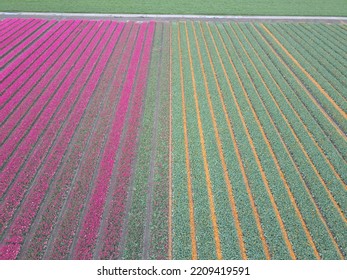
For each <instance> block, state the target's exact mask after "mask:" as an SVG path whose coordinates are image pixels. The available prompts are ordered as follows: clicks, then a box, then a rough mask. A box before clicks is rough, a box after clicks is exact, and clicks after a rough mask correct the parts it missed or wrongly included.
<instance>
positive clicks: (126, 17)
mask: <svg viewBox="0 0 347 280" xmlns="http://www.w3.org/2000/svg"><path fill="white" fill-rule="evenodd" d="M14 17H20V18H27V17H36V18H48V19H66V18H71V19H76V18H86V19H114V20H120V19H121V20H136V21H147V20H156V21H176V20H201V21H239V22H257V21H262V22H266V21H270V22H325V23H344V24H347V17H326V16H241V15H240V16H235V15H230V16H223V15H165V14H99V13H95V14H92V13H41V12H0V20H1V19H4V18H14Z"/></svg>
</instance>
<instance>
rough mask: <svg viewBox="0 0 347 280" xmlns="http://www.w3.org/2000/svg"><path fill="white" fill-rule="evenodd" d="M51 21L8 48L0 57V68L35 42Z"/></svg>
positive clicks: (48, 27)
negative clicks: (15, 45)
mask: <svg viewBox="0 0 347 280" xmlns="http://www.w3.org/2000/svg"><path fill="white" fill-rule="evenodd" d="M52 24H54V23H53V22H50V21H49V22H47V23H46V24H44V25H43V26H41V27H40V29H38V30H37V31H36V32H35V33H34V34H32V35H31V36H29V37H28V38H26V39H25V40H23V42H22V43H21V44H20V45H18V46H17V47H15V48H13V49H10V51H9V52H8V53H7V54H6V55H5V56H4V57H2V58H1V59H0V69H1V68H4V67H6V66H8V65H10V64H11V63H12V62H13V59H14V58H15V57H17V56H18V55H19V54H21V53H22V51H23V49H24V48H25V47H27V46H28V45H31V44H33V43H35V42H36V41H37V40H38V39H39V38H40V37H41V36H44V34H45V33H46V32H47V31H48V30H49V29H50V28H51V26H52Z"/></svg>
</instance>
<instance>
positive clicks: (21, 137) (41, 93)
mask: <svg viewBox="0 0 347 280" xmlns="http://www.w3.org/2000/svg"><path fill="white" fill-rule="evenodd" d="M346 53H347V25H346V24H345V23H343V22H341V23H335V24H328V23H279V22H277V23H275V22H272V23H261V22H254V23H238V22H227V21H225V22H214V21H210V22H204V21H143V22H139V21H112V20H72V19H61V20H55V19H34V18H26V19H23V18H5V19H1V20H0V259H155V260H157V259H346V258H347V57H346Z"/></svg>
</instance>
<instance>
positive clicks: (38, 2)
mask: <svg viewBox="0 0 347 280" xmlns="http://www.w3.org/2000/svg"><path fill="white" fill-rule="evenodd" d="M0 11H11V12H17V11H18V12H66V13H67V12H68V13H128V14H215V15H296V16H299V15H300V16H347V2H346V1H345V0H332V1H325V0H291V1H288V0H276V1H274V0H215V1H202V0H191V1H186V0H175V1H170V0H146V1H143V0H141V1H139V0H127V1H124V0H76V1H69V0H60V1H57V0H16V1H13V0H2V1H1V2H0Z"/></svg>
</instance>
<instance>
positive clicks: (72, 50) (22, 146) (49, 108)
mask: <svg viewBox="0 0 347 280" xmlns="http://www.w3.org/2000/svg"><path fill="white" fill-rule="evenodd" d="M91 25H92V23H90V24H89V25H88V26H89V27H87V28H85V29H84V31H83V32H82V33H81V34H80V35H79V37H78V39H77V40H76V41H75V42H74V43H73V44H71V45H70V47H69V49H68V50H69V51H67V52H65V54H64V56H63V57H62V59H68V58H69V56H70V55H71V54H72V56H70V58H69V60H68V61H67V63H66V64H65V65H64V67H63V68H60V67H59V65H55V67H53V68H52V71H51V72H50V75H49V76H48V75H47V78H48V79H51V78H52V76H53V75H54V73H58V75H57V76H56V77H55V78H54V79H53V80H52V81H51V82H50V84H49V86H48V87H46V88H45V91H44V95H43V97H42V98H41V99H40V100H39V101H38V102H36V104H34V106H33V107H32V108H31V110H30V111H29V112H28V114H26V117H25V118H24V120H23V122H22V123H21V125H20V126H18V127H17V128H16V130H15V131H14V133H12V134H11V136H10V137H9V138H8V139H7V141H6V142H5V143H4V145H2V147H1V148H0V159H1V160H2V162H5V160H7V159H8V157H9V156H10V155H11V154H12V152H13V151H14V153H13V154H12V157H11V159H9V161H8V164H7V165H6V166H5V168H4V169H3V171H2V173H1V174H0V195H1V196H2V195H3V194H4V192H5V191H6V189H7V188H8V187H9V185H10V183H11V181H12V180H13V178H14V176H15V174H16V173H17V172H18V170H19V169H20V167H21V165H22V164H23V162H24V161H25V159H26V158H27V155H28V154H29V152H30V151H31V150H32V147H33V146H34V145H35V143H36V141H37V140H38V139H39V137H40V135H41V133H42V131H44V129H45V127H46V125H47V124H49V122H50V119H51V118H52V116H53V115H54V112H55V110H56V108H57V107H58V106H59V104H60V103H61V101H62V100H63V99H64V96H65V95H66V93H67V90H68V88H69V86H70V85H71V83H72V82H73V79H74V77H76V75H77V74H78V71H79V69H77V68H75V67H74V65H73V62H74V61H76V60H77V59H78V57H79V56H80V52H79V51H78V48H79V45H80V44H81V42H82V43H83V42H84V41H86V42H89V41H90V40H91V39H92V37H93V34H94V32H95V31H94V32H91V31H90V28H91ZM93 30H96V27H95V28H94V29H93ZM86 35H88V36H86ZM58 43H59V42H57V44H58ZM85 46H86V45H85ZM52 47H54V45H53V46H52ZM62 61H63V60H62ZM69 61H70V62H69ZM81 63H83V61H82V62H81ZM67 76H69V80H70V81H71V82H70V83H68V82H67V81H66V82H65V83H62V82H61V81H63V80H64V79H65V78H66V77H67ZM31 83H35V81H34V80H32V81H31ZM37 90H38V91H40V90H41V89H40V88H39V87H38V88H37ZM52 93H55V94H52ZM31 94H32V95H35V96H36V95H37V93H35V92H31ZM47 98H50V99H49V100H50V101H49V103H48V105H46V100H47ZM43 108H44V111H42V109H43ZM35 120H36V121H35ZM34 121H35V122H34ZM33 122H34V124H33V125H31V124H32V123H33ZM29 127H30V129H29ZM23 135H26V137H25V139H23V140H22V142H21V143H19V139H21V138H22V137H23ZM14 149H16V150H14Z"/></svg>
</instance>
